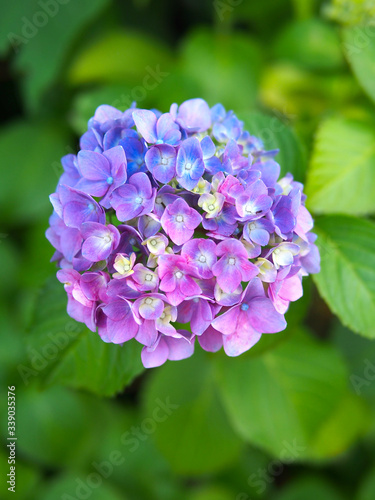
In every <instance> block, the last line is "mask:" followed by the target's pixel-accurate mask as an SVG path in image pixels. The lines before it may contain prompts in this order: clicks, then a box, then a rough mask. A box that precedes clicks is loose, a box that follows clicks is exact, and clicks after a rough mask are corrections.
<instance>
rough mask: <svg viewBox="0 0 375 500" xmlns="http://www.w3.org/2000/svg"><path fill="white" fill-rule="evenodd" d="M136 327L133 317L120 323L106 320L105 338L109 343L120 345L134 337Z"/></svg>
mask: <svg viewBox="0 0 375 500" xmlns="http://www.w3.org/2000/svg"><path fill="white" fill-rule="evenodd" d="M137 331H138V325H137V324H136V322H135V321H134V319H133V317H126V318H125V319H123V320H122V321H113V320H112V319H110V318H107V337H108V339H109V342H113V343H114V344H122V343H123V342H127V341H128V340H130V339H132V338H134V337H135V335H136V333H137Z"/></svg>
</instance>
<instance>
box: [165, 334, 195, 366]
mask: <svg viewBox="0 0 375 500" xmlns="http://www.w3.org/2000/svg"><path fill="white" fill-rule="evenodd" d="M179 333H181V331H180V332H179ZM165 342H166V344H167V345H168V347H169V354H168V359H170V360H171V361H179V360H180V359H186V358H189V357H190V356H191V355H192V354H193V353H194V337H193V338H192V340H191V341H189V340H187V339H186V338H184V337H181V338H175V337H165Z"/></svg>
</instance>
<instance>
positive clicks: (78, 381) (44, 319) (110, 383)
mask: <svg viewBox="0 0 375 500" xmlns="http://www.w3.org/2000/svg"><path fill="white" fill-rule="evenodd" d="M66 304H67V297H66V293H65V291H64V288H63V286H62V285H61V284H60V283H59V282H58V281H57V279H56V278H54V277H53V278H51V279H50V280H49V281H48V282H47V284H46V286H45V287H44V289H43V290H42V292H41V294H40V297H39V298H38V300H37V302H36V311H35V317H34V320H33V326H32V330H31V333H30V335H29V337H28V342H29V365H28V366H27V367H26V370H24V371H25V377H26V378H27V379H29V378H30V377H31V379H33V377H34V376H35V377H40V379H41V380H42V381H43V383H45V384H52V383H54V384H64V385H67V386H69V387H74V388H77V389H86V390H88V391H91V392H94V393H96V394H99V395H104V396H112V395H113V394H116V393H118V392H120V391H122V390H123V388H124V387H125V386H126V385H127V384H129V383H130V382H131V381H132V380H133V378H134V377H135V376H136V375H138V374H139V373H141V371H142V370H143V367H142V363H141V359H140V351H141V346H140V344H138V343H136V342H135V341H134V342H132V341H130V342H126V343H125V344H124V345H123V346H120V345H117V344H107V343H105V342H103V341H102V340H101V339H100V337H99V335H98V334H97V333H94V332H91V331H89V330H88V329H87V328H86V327H85V325H83V324H82V323H77V322H75V321H74V320H72V319H70V318H69V316H68V314H67V312H66ZM27 368H28V369H31V370H34V371H36V373H34V374H33V373H31V374H30V373H29V372H27ZM28 375H29V377H28Z"/></svg>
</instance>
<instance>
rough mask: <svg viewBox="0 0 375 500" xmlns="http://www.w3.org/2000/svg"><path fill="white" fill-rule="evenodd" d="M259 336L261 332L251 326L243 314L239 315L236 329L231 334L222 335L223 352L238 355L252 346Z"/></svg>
mask: <svg viewBox="0 0 375 500" xmlns="http://www.w3.org/2000/svg"><path fill="white" fill-rule="evenodd" d="M261 336H262V334H261V333H259V332H257V331H256V330H253V328H251V326H250V324H249V322H248V320H247V319H246V317H245V315H241V320H240V321H239V323H238V329H237V330H236V331H235V332H234V333H232V334H231V335H224V336H223V345H224V351H225V354H227V355H228V356H239V355H240V354H242V353H243V352H245V351H248V350H249V349H250V348H251V347H253V345H254V344H256V343H257V342H258V340H259V339H260V337H261Z"/></svg>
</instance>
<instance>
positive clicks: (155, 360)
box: [141, 336, 169, 368]
mask: <svg viewBox="0 0 375 500" xmlns="http://www.w3.org/2000/svg"><path fill="white" fill-rule="evenodd" d="M168 354H169V348H168V345H167V344H166V342H165V340H164V337H162V336H160V337H159V342H158V343H157V345H156V347H144V348H143V349H142V353H141V358H142V363H143V366H144V367H145V368H154V367H156V366H161V365H162V364H164V363H165V362H166V361H167V359H168Z"/></svg>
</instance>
